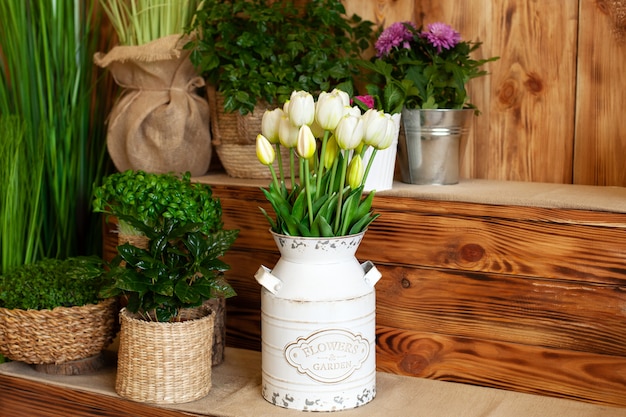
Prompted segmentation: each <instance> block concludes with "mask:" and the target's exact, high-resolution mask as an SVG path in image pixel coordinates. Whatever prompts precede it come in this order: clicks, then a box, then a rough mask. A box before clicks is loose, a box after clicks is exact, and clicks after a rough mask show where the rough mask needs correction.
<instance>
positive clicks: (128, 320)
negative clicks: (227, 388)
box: [102, 218, 238, 403]
mask: <svg viewBox="0 0 626 417" xmlns="http://www.w3.org/2000/svg"><path fill="white" fill-rule="evenodd" d="M145 232H146V234H147V236H148V238H149V240H150V244H149V247H148V249H144V248H138V247H136V246H133V245H132V244H131V243H125V244H123V245H120V246H118V252H119V255H118V256H117V257H116V258H115V259H114V260H113V262H112V263H111V269H110V271H109V273H108V274H107V276H108V278H109V279H110V281H109V282H108V284H107V285H106V286H105V287H104V289H103V293H102V295H104V296H116V295H121V294H123V295H125V296H126V298H127V300H128V304H127V306H126V307H125V308H123V309H122V310H121V312H120V319H121V330H120V345H119V351H118V368H117V378H116V385H115V388H116V391H117V393H118V394H120V395H121V396H123V397H126V398H129V399H132V400H135V401H142V402H150V403H179V402H188V401H193V400H195V399H198V398H201V397H203V396H205V395H206V394H207V393H208V392H209V390H210V388H211V366H212V338H213V323H214V319H215V314H212V311H211V309H210V307H209V306H208V305H206V304H205V303H204V302H205V301H206V300H209V299H211V298H215V297H229V296H232V295H234V291H233V290H232V288H231V287H230V285H228V283H227V282H226V281H225V280H224V279H223V272H224V271H225V270H227V269H228V265H226V264H225V263H224V262H223V261H221V260H220V259H219V258H220V257H221V256H222V255H223V254H224V253H225V251H226V250H227V249H228V248H229V247H230V245H231V244H232V243H233V242H234V240H235V238H236V237H237V233H238V231H237V230H219V231H217V232H215V233H211V234H206V233H205V232H204V231H203V225H202V224H199V223H184V222H183V221H181V220H180V219H175V218H165V219H164V220H163V222H162V223H161V224H159V225H158V226H156V227H155V228H153V229H152V230H150V229H149V228H146V229H145Z"/></svg>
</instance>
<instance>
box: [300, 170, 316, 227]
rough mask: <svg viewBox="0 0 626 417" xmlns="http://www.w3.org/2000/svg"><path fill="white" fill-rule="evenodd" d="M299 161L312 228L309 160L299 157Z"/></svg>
mask: <svg viewBox="0 0 626 417" xmlns="http://www.w3.org/2000/svg"><path fill="white" fill-rule="evenodd" d="M300 163H301V169H300V173H301V174H302V175H304V190H305V192H306V204H307V207H308V211H309V228H310V229H312V228H313V220H314V216H313V203H312V201H311V187H310V182H311V179H310V178H311V173H310V172H309V160H308V159H305V158H302V159H300Z"/></svg>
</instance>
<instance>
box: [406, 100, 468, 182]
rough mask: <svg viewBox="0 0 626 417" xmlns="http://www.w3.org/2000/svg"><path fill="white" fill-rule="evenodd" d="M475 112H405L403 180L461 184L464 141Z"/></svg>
mask: <svg viewBox="0 0 626 417" xmlns="http://www.w3.org/2000/svg"><path fill="white" fill-rule="evenodd" d="M473 113H474V110H472V109H463V110H456V109H437V110H423V109H403V110H402V123H403V126H404V132H403V133H404V134H402V132H401V134H400V137H399V143H398V156H399V161H400V171H401V173H402V181H403V182H406V183H409V184H436V185H447V184H456V183H458V182H459V164H460V161H459V151H460V145H461V140H462V139H463V138H464V137H465V136H466V135H467V134H468V133H469V129H470V125H471V121H472V114H473Z"/></svg>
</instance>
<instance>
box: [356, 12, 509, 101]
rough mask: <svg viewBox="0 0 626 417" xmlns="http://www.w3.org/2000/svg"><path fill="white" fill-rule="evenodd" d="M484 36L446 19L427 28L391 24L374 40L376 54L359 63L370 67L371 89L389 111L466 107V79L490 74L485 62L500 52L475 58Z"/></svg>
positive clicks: (398, 23)
mask: <svg viewBox="0 0 626 417" xmlns="http://www.w3.org/2000/svg"><path fill="white" fill-rule="evenodd" d="M481 44H482V43H481V42H471V41H462V40H461V35H460V34H459V32H457V31H456V30H454V29H453V28H452V27H450V26H449V25H447V24H445V23H432V24H429V25H427V27H426V29H425V30H424V29H423V28H422V27H420V28H417V27H416V26H415V24H414V23H412V22H396V23H393V24H392V25H390V26H389V27H387V28H386V29H385V30H384V31H383V32H382V33H381V34H380V36H379V37H378V39H377V40H376V43H375V45H374V46H375V48H376V56H375V57H374V58H372V60H370V61H362V62H361V65H363V66H364V67H365V68H367V69H368V70H370V71H371V72H372V81H373V83H371V84H369V85H368V86H367V90H368V92H369V93H370V94H371V95H372V96H373V97H375V98H376V100H377V103H376V105H377V106H378V107H380V108H382V109H384V110H385V111H387V112H390V113H399V112H401V111H402V108H403V107H406V108H409V109H464V108H472V109H475V108H476V107H475V106H474V105H473V104H472V103H470V102H469V97H468V95H467V90H466V85H467V83H468V81H470V80H471V79H473V78H477V77H481V76H484V75H487V74H488V73H487V71H485V70H482V69H481V67H482V66H483V65H484V64H486V63H487V62H491V61H495V60H497V59H498V58H499V57H492V58H487V59H478V60H476V59H472V58H471V57H470V54H471V53H472V52H474V51H476V50H477V49H478V48H479V47H480V46H481Z"/></svg>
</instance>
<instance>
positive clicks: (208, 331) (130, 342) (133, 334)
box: [115, 308, 215, 404]
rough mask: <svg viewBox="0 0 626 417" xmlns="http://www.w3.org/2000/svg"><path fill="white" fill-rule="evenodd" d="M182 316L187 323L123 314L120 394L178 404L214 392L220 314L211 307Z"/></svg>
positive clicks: (120, 350) (124, 312)
mask: <svg viewBox="0 0 626 417" xmlns="http://www.w3.org/2000/svg"><path fill="white" fill-rule="evenodd" d="M185 314H188V315H187V316H185ZM181 315H182V316H183V319H182V321H178V322H167V323H162V322H155V321H147V320H143V319H141V318H139V317H138V316H137V315H134V314H132V313H131V312H129V311H128V310H127V309H126V308H123V309H122V310H121V312H120V322H121V329H120V344H119V351H118V364H117V377H116V382H115V390H116V391H117V393H118V394H119V395H120V396H122V397H125V398H128V399H130V400H133V401H139V402H145V403H153V404H177V403H185V402H189V401H194V400H197V399H199V398H202V397H204V396H205V395H207V394H208V393H209V391H210V389H211V355H212V340H213V324H214V320H215V315H214V314H213V313H212V311H211V310H210V309H209V308H203V309H198V308H195V309H189V311H188V312H183V313H182V314H181Z"/></svg>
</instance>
